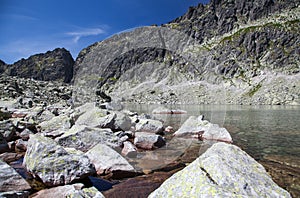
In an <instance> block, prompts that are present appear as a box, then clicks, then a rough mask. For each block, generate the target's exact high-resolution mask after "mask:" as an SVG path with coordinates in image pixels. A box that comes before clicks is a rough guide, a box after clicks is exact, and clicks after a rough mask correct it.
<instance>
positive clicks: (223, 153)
mask: <svg viewBox="0 0 300 198" xmlns="http://www.w3.org/2000/svg"><path fill="white" fill-rule="evenodd" d="M171 196H176V197H183V196H185V197H193V196H197V197H291V196H290V194H289V193H288V192H287V191H285V190H283V189H282V188H280V187H279V186H278V185H277V184H276V183H274V182H273V181H272V179H271V177H270V176H269V175H268V173H267V172H266V170H265V169H264V168H263V166H262V165H260V164H259V163H257V162H256V161H255V160H254V159H253V158H251V157H250V156H249V155H248V154H247V153H245V152H244V151H242V150H241V149H240V148H238V147H237V146H234V145H230V144H227V143H216V144H214V145H213V146H212V147H211V148H209V149H208V150H207V151H206V152H205V153H204V154H202V155H201V156H200V157H199V158H198V159H196V160H195V161H194V162H192V163H191V164H190V165H189V166H187V167H186V168H184V169H183V170H182V171H179V172H177V173H175V174H174V175H173V176H172V177H170V178H169V179H167V180H166V181H165V182H164V183H163V184H162V185H161V186H160V187H159V188H158V189H157V190H155V191H154V192H152V193H151V194H150V195H149V197H171Z"/></svg>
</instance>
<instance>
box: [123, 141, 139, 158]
mask: <svg viewBox="0 0 300 198" xmlns="http://www.w3.org/2000/svg"><path fill="white" fill-rule="evenodd" d="M122 154H123V155H125V156H126V157H129V158H134V157H136V156H137V148H136V147H135V146H134V144H132V143H131V142H129V141H126V142H123V149H122Z"/></svg>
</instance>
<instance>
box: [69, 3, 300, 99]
mask: <svg viewBox="0 0 300 198" xmlns="http://www.w3.org/2000/svg"><path fill="white" fill-rule="evenodd" d="M299 30H300V8H299V1H271V0H264V1H256V0H254V1H245V0H235V1H234V0H219V1H217V0H215V1H211V2H210V3H209V4H208V5H206V6H204V5H198V6H197V7H193V8H190V9H189V11H188V12H187V13H186V14H185V15H183V16H182V17H179V18H177V19H175V20H173V21H172V22H170V23H168V24H165V25H163V26H162V27H142V28H138V29H135V30H133V31H131V32H126V33H122V34H119V35H115V36H113V37H111V38H109V39H107V40H104V41H102V42H98V43H95V44H93V45H92V46H90V47H88V48H86V49H84V50H83V51H82V52H81V53H80V55H79V57H78V58H77V60H76V63H75V66H74V69H75V72H76V76H75V78H74V85H75V86H74V87H75V95H74V96H75V101H78V102H84V101H87V100H97V97H98V96H97V94H95V93H99V92H106V93H108V94H109V95H112V96H115V97H120V96H122V97H124V99H125V100H127V101H132V102H141V103H152V102H153V103H233V104H300V98H299V95H300V74H299V71H300V57H299V54H300V49H299V46H300V45H299V44H300V35H299Z"/></svg>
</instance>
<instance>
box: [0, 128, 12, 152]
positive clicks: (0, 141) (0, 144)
mask: <svg viewBox="0 0 300 198" xmlns="http://www.w3.org/2000/svg"><path fill="white" fill-rule="evenodd" d="M9 150H10V149H9V147H8V144H7V141H6V140H5V139H4V137H3V136H2V134H1V133H0V153H5V152H7V151H9Z"/></svg>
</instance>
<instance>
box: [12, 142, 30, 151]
mask: <svg viewBox="0 0 300 198" xmlns="http://www.w3.org/2000/svg"><path fill="white" fill-rule="evenodd" d="M27 145H28V142H27V141H24V140H22V139H18V140H16V145H15V151H16V152H25V151H26V150H27Z"/></svg>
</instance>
